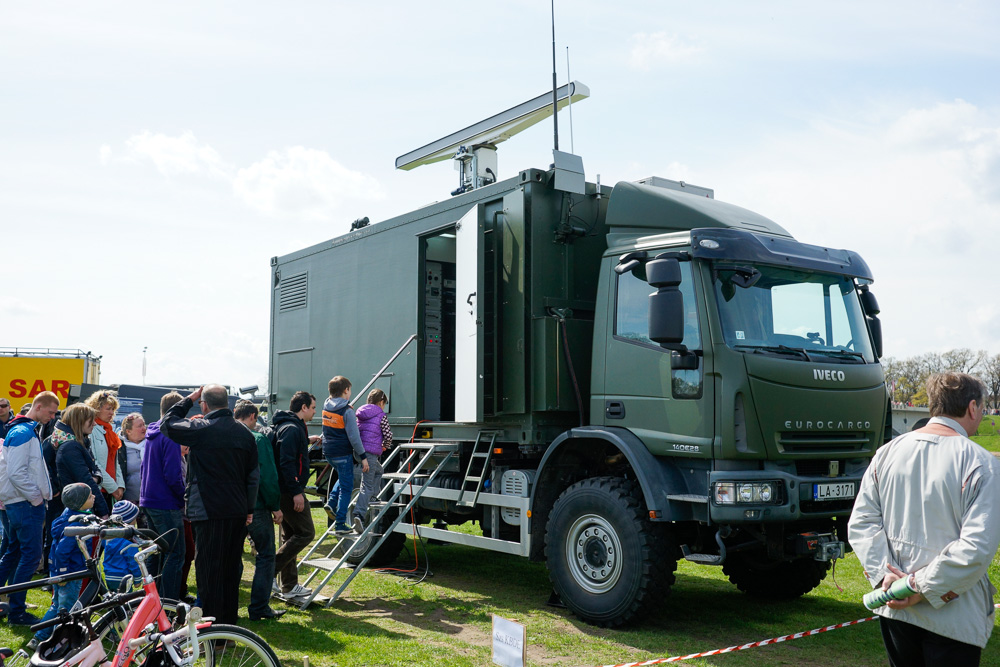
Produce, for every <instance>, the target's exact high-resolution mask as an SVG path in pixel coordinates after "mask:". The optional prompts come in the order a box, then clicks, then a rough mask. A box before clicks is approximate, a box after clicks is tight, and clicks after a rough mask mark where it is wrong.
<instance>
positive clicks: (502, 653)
mask: <svg viewBox="0 0 1000 667" xmlns="http://www.w3.org/2000/svg"><path fill="white" fill-rule="evenodd" d="M526 635H527V633H526V632H525V627H524V626H523V625H521V624H520V623H515V622H514V621H509V620H507V619H506V618H502V617H500V616H496V615H494V616H493V663H494V664H496V665H502V666H503V667H524V662H525V657H526V656H527V649H528V647H527V642H526V641H525V640H526V639H527V636H526Z"/></svg>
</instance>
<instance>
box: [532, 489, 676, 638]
mask: <svg viewBox="0 0 1000 667" xmlns="http://www.w3.org/2000/svg"><path fill="white" fill-rule="evenodd" d="M675 554H676V552H675V550H674V549H673V548H672V545H671V540H670V538H669V534H668V533H667V531H666V528H665V527H664V526H662V525H657V524H654V523H652V522H651V521H649V518H648V515H647V513H646V511H645V502H644V500H643V497H642V491H641V490H640V488H639V486H638V485H637V484H636V483H635V482H633V481H631V480H626V479H621V478H616V477H593V478H590V479H585V480H583V481H581V482H577V483H576V484H574V485H572V486H570V487H569V488H568V489H566V490H565V491H564V492H563V493H562V495H561V496H559V499H558V500H557V501H556V503H555V505H554V506H553V507H552V512H551V514H550V515H549V522H548V529H547V531H546V535H545V556H546V559H547V561H548V568H549V578H550V579H551V580H552V585H553V587H554V588H555V591H556V593H558V594H559V597H560V598H561V599H562V601H563V603H565V605H566V606H567V607H568V608H569V609H570V610H571V611H572V612H573V613H574V614H576V615H577V616H579V617H580V618H581V619H583V620H584V621H586V622H587V623H593V624H595V625H601V626H606V627H607V626H616V625H621V624H623V623H626V622H628V621H630V620H631V619H633V618H634V617H635V616H636V615H637V614H638V613H639V612H640V611H642V610H643V609H644V608H645V607H646V606H647V605H649V604H650V603H652V602H654V601H660V600H662V599H663V598H664V597H665V596H666V595H667V594H668V593H669V592H670V586H671V585H673V583H674V570H676V569H677V558H676V555H675Z"/></svg>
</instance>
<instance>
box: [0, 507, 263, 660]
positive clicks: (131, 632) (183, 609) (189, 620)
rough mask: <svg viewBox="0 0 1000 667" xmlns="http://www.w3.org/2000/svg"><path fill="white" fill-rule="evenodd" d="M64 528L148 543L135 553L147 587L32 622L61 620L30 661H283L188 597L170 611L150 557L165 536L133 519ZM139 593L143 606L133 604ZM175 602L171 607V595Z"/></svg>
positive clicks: (37, 627) (78, 533)
mask: <svg viewBox="0 0 1000 667" xmlns="http://www.w3.org/2000/svg"><path fill="white" fill-rule="evenodd" d="M65 534H66V535H76V536H89V535H98V536H100V537H102V538H125V539H128V540H131V541H133V542H135V543H136V544H138V545H139V546H140V547H142V549H141V550H140V551H139V553H137V554H136V557H135V559H136V562H137V563H138V565H139V570H140V572H141V573H142V591H136V592H133V593H124V592H119V593H117V594H115V595H113V596H111V599H108V600H106V601H104V602H101V603H99V604H96V605H92V606H90V607H82V606H80V605H77V606H75V607H74V608H73V609H72V610H70V611H69V612H64V613H62V614H60V615H59V616H58V617H57V618H54V619H52V620H51V621H46V622H45V623H39V624H37V625H34V626H32V628H31V629H32V630H33V631H37V630H40V629H42V628H44V627H51V626H56V627H55V629H54V630H53V632H52V636H51V637H49V638H48V639H46V640H45V641H43V642H42V643H41V644H39V645H38V647H37V649H36V650H35V653H34V655H32V656H30V658H29V659H28V660H27V664H30V665H32V666H34V667H75V666H77V665H79V666H80V667H95V666H96V665H100V666H101V667H129V666H131V665H143V666H144V667H165V666H169V665H175V666H177V667H188V666H192V667H193V666H207V667H236V666H239V667H280V665H281V663H280V661H279V660H278V657H277V656H276V655H275V654H274V651H273V650H271V647H270V646H268V645H267V643H266V642H265V641H264V640H263V639H261V638H260V637H259V636H258V635H257V634H255V633H253V632H251V631H249V630H246V629H245V628H241V627H238V626H235V625H224V624H215V623H213V622H212V620H213V619H211V618H207V617H206V618H202V614H201V609H200V608H198V607H194V608H191V607H190V606H188V605H186V604H183V603H177V604H176V615H175V616H173V618H171V616H170V615H168V611H171V610H170V609H167V608H166V607H165V604H164V602H163V600H161V598H160V595H159V593H158V592H157V590H156V585H155V583H154V581H153V577H152V576H151V575H150V574H149V570H148V569H147V567H146V560H147V559H148V558H149V557H151V556H152V555H154V554H155V553H157V552H158V551H166V550H167V548H168V545H167V543H166V542H165V541H164V540H163V536H159V537H156V536H155V534H152V533H150V532H149V531H144V530H142V529H139V528H135V527H132V526H125V527H111V528H109V527H102V526H68V527H67V528H66V530H65ZM130 588H131V581H127V582H123V583H122V587H121V589H120V590H121V591H125V590H128V589H130ZM137 601H138V606H135V603H136V602H137ZM169 606H170V607H173V603H170V605H169ZM77 607H80V608H77ZM105 610H106V611H107V612H108V614H105V615H104V616H101V617H100V620H98V621H97V623H96V624H92V623H91V620H90V619H91V618H92V617H93V616H94V615H95V614H96V613H98V612H102V611H105ZM123 612H124V613H123ZM123 615H124V616H125V617H127V619H128V622H127V625H125V628H124V630H123V631H121V630H120V621H119V622H118V623H115V620H116V619H120V618H121V617H122V616H123ZM95 627H96V628H99V630H100V631H98V629H95ZM102 640H104V641H109V642H114V641H117V650H115V652H114V653H113V654H109V653H108V650H107V649H106V648H105V643H104V641H102ZM0 655H2V653H0ZM19 657H22V658H26V657H27V655H26V654H25V653H23V652H21V653H19V654H15V655H14V656H13V657H12V658H8V659H7V663H6V664H7V665H8V666H9V667H20V663H21V662H23V660H22V661H18V658H19ZM2 660H3V659H2V658H0V667H2V666H3V665H4V662H3V661H2Z"/></svg>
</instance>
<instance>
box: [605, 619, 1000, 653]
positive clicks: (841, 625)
mask: <svg viewBox="0 0 1000 667" xmlns="http://www.w3.org/2000/svg"><path fill="white" fill-rule="evenodd" d="M993 607H994V608H995V609H1000V604H995V605H993ZM876 618H878V616H869V617H868V618H859V619H858V620H856V621H847V622H846V623H838V624H836V625H828V626H826V627H825V628H816V629H815V630H809V631H808V632H796V633H794V634H791V635H784V636H782V637H774V638H772V639H764V640H762V641H759V642H750V643H749V644H743V645H742V646H730V647H729V648H717V649H714V650H712V651H705V652H704V653H691V654H689V655H675V656H673V657H671V658H659V659H658V660H646V661H645V662H622V663H618V664H617V665H604V666H603V667H646V665H663V664H666V663H668V662H679V661H681V660H694V659H695V658H707V657H709V656H712V655H722V654H723V653H733V652H734V651H745V650H746V649H748V648H757V647H758V646H767V645H768V644H780V643H781V642H788V641H791V640H793V639H802V638H803V637H812V636H813V635H818V634H820V633H823V632H829V631H830V630H836V629H838V628H846V627H848V626H851V625H860V624H862V623H866V622H868V621H874V620H875V619H876Z"/></svg>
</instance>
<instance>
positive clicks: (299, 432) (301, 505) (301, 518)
mask: <svg viewBox="0 0 1000 667" xmlns="http://www.w3.org/2000/svg"><path fill="white" fill-rule="evenodd" d="M315 414H316V397H315V396H313V395H312V394H310V393H309V392H308V391H297V392H295V393H294V394H293V395H292V400H291V402H290V403H289V406H288V410H278V411H277V412H275V413H274V419H273V420H272V424H274V428H275V430H276V431H277V433H278V481H279V484H280V486H281V515H282V519H281V546H280V547H278V553H277V555H276V556H275V559H274V570H275V572H277V573H278V584H279V586H280V588H281V593H282V595H283V596H285V597H286V598H293V599H295V598H298V599H303V598H305V599H308V598H309V597H310V596H311V595H312V590H311V589H308V588H306V587H305V586H302V585H300V584H299V575H298V570H297V568H296V566H295V557H296V556H297V555H298V554H299V552H300V551H302V550H303V549H305V548H306V547H307V546H309V543H310V542H312V540H313V538H314V537H315V536H316V528H315V527H314V526H313V519H312V514H311V513H310V511H309V503H308V502H306V497H305V488H306V483H307V482H308V480H309V442H310V440H314V441H316V442H318V441H319V436H310V435H309V432H308V431H307V430H306V422H307V421H309V420H310V419H312V418H313V416H314V415H315ZM303 601H304V600H303Z"/></svg>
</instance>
